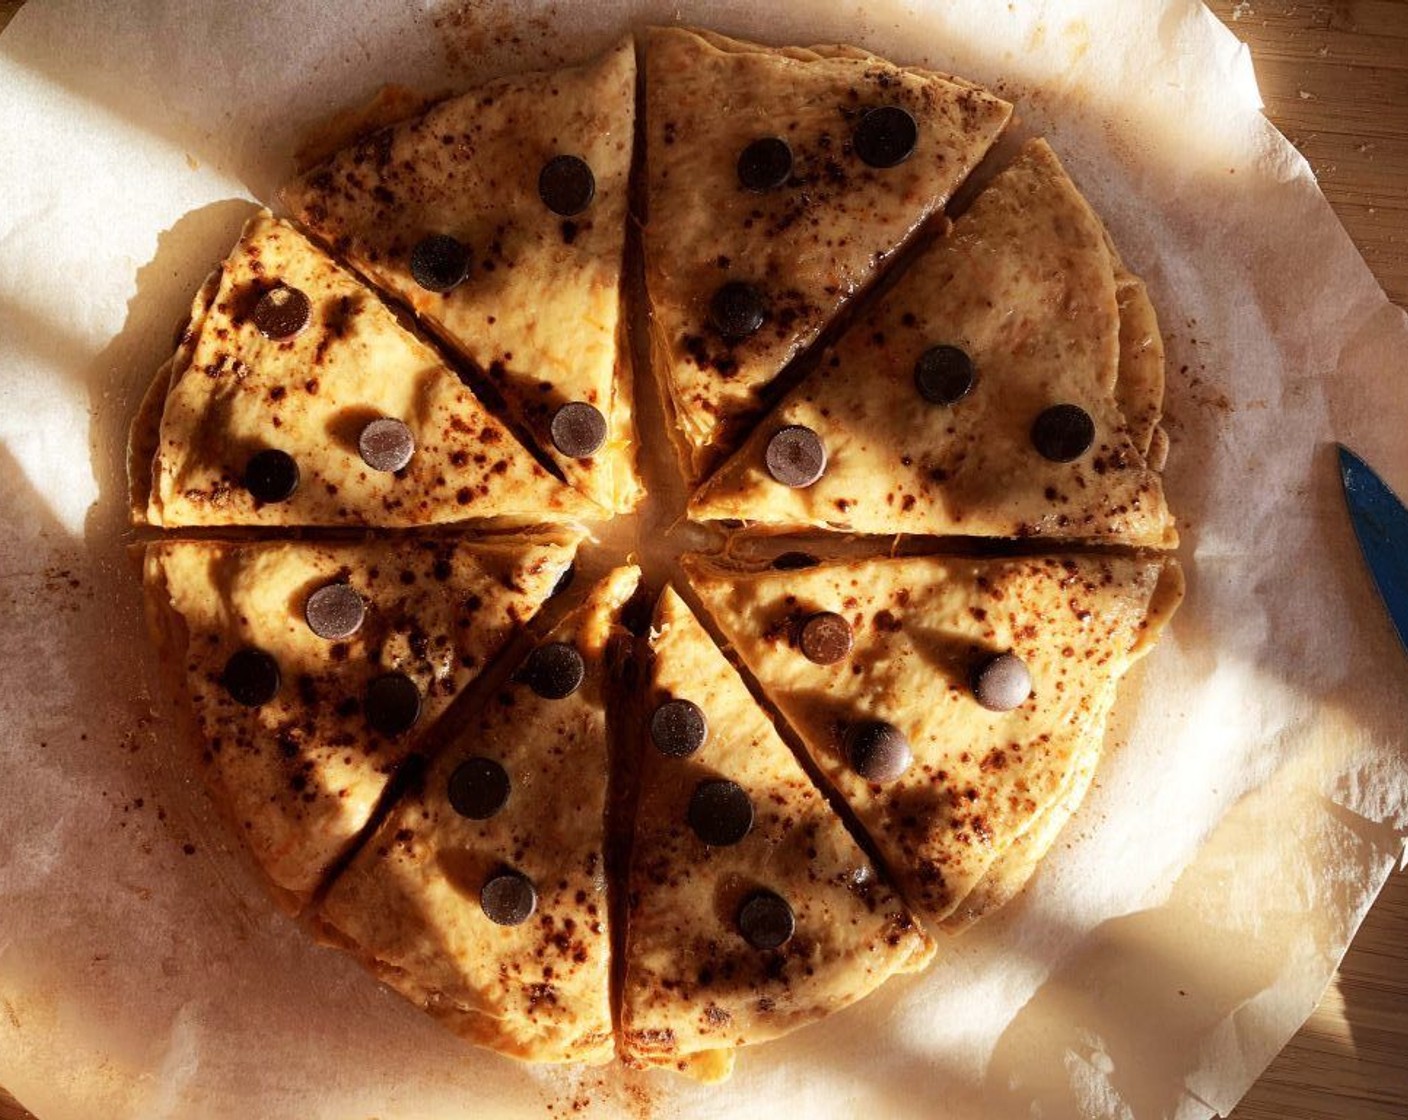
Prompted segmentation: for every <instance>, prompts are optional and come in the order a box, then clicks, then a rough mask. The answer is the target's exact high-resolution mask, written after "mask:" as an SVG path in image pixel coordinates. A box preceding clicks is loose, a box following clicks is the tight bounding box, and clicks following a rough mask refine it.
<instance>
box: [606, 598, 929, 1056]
mask: <svg viewBox="0 0 1408 1120" xmlns="http://www.w3.org/2000/svg"><path fill="white" fill-rule="evenodd" d="M650 648H651V653H652V662H651V668H650V674H649V685H648V691H647V694H646V706H645V714H646V717H647V718H648V717H649V714H650V713H651V712H653V710H654V707H655V705H656V704H659V703H663V702H665V701H667V700H689V701H691V702H693V703H695V704H697V705H698V706H699V708H700V710H701V711H702V712H703V713H704V717H705V719H706V721H707V723H708V727H709V734H708V737H707V739H706V741H705V743H704V745H703V746H702V747H701V748H700V749H699V750H698V751H696V752H695V753H694V754H692V755H690V756H689V757H688V758H670V757H667V756H665V755H663V754H662V753H661V752H660V751H659V750H657V749H656V748H655V747H654V746H653V745H651V743H650V742H649V736H648V735H643V736H642V739H643V742H644V745H643V746H642V748H641V751H640V774H641V779H640V781H641V792H640V798H639V803H638V807H637V811H636V823H635V829H636V831H635V843H634V846H633V852H634V855H633V858H632V865H631V871H630V878H629V883H628V887H627V890H628V895H629V898H630V910H629V917H628V928H627V937H626V978H625V990H624V994H623V997H622V1008H621V1053H622V1056H623V1057H624V1058H625V1059H626V1060H627V1061H629V1062H632V1063H634V1064H637V1065H647V1066H664V1067H667V1068H679V1069H681V1071H682V1072H685V1073H690V1074H692V1075H694V1076H695V1077H697V1078H700V1079H704V1080H710V1079H714V1078H715V1077H717V1076H718V1075H719V1074H720V1073H721V1072H722V1073H726V1072H727V1068H728V1066H729V1065H730V1064H731V1058H730V1057H729V1056H728V1055H729V1052H730V1051H732V1050H733V1049H734V1048H736V1047H739V1046H745V1045H748V1044H750V1043H754V1042H762V1041H765V1040H767V1039H770V1038H776V1037H778V1036H779V1035H782V1034H785V1033H787V1032H789V1031H791V1030H793V1029H795V1028H797V1027H799V1026H802V1025H804V1024H806V1023H809V1022H812V1021H814V1020H816V1019H820V1018H822V1017H824V1016H826V1015H829V1014H831V1013H832V1012H833V1011H837V1010H840V1009H841V1008H843V1007H845V1006H847V1005H849V1004H851V1003H854V1002H855V1001H856V1000H859V999H861V998H862V997H864V996H865V995H867V994H868V993H869V992H871V991H872V990H874V989H875V988H876V987H878V986H879V985H880V984H881V983H883V982H884V981H885V980H886V979H887V978H888V977H889V976H891V975H893V974H894V973H896V972H909V971H913V970H915V969H917V968H919V967H921V966H922V965H923V964H925V963H927V961H928V959H929V957H930V955H931V954H932V952H933V946H932V944H931V943H930V942H929V940H928V938H927V937H926V936H925V935H924V933H923V932H922V931H921V929H920V928H919V925H918V923H917V922H916V921H915V919H914V917H913V916H912V915H911V914H910V912H909V910H908V908H907V907H906V906H905V905H904V903H903V902H902V901H900V899H899V897H898V896H897V895H896V894H895V893H894V892H893V891H892V890H891V889H890V888H889V887H888V886H887V885H886V884H885V883H884V882H883V881H882V880H881V879H880V878H879V876H878V875H877V873H876V871H875V869H874V867H872V866H871V863H870V861H869V860H868V859H867V858H866V856H865V854H864V853H863V852H862V851H861V849H860V848H859V846H858V845H857V844H856V842H855V841H854V840H853V839H852V838H851V836H850V834H849V833H848V832H847V831H846V829H845V827H844V826H843V825H842V824H841V821H840V818H838V817H837V816H836V814H835V813H833V812H832V810H831V808H830V807H829V806H828V805H827V804H826V802H825V800H824V799H823V798H822V796H821V794H820V793H818V791H817V790H816V788H815V787H814V786H813V785H812V783H811V780H810V779H809V778H808V777H807V776H806V774H805V773H804V772H803V770H802V768H801V766H800V765H798V763H797V760H796V758H795V757H794V756H793V754H792V751H791V749H790V748H789V747H788V746H787V745H786V743H784V742H783V741H782V739H781V737H780V736H779V735H778V733H777V730H776V729H775V728H774V727H773V725H772V723H771V721H770V720H769V719H768V717H767V716H766V715H765V714H764V713H763V711H762V709H761V708H759V707H758V705H757V703H756V701H754V699H753V697H752V695H751V694H750V693H749V691H748V689H747V686H746V685H744V683H743V681H742V679H741V678H740V677H739V676H738V673H737V672H736V671H735V670H734V669H733V667H732V666H731V665H729V663H728V662H727V660H726V659H725V658H724V656H723V654H722V653H721V652H720V651H719V649H718V647H717V646H715V645H714V642H713V639H711V638H710V637H709V635H708V634H707V633H706V632H705V630H704V628H703V627H702V626H701V625H700V624H699V622H698V620H697V619H696V618H695V617H694V616H693V615H692V614H691V613H690V611H689V608H688V607H686V606H685V604H684V602H683V601H682V600H681V599H680V597H679V596H678V595H677V594H676V593H675V591H674V590H673V589H672V588H667V589H666V591H665V593H664V595H663V596H662V598H661V600H660V603H659V605H658V607H657V608H656V612H655V622H654V626H653V628H652V631H651V638H650ZM719 777H722V778H725V779H728V780H729V781H733V782H737V783H738V784H739V785H740V786H742V787H743V789H744V790H745V791H746V792H747V794H748V796H749V799H750V800H751V802H752V804H753V807H754V812H755V819H754V823H753V827H752V829H751V831H750V832H749V833H748V835H747V836H745V837H744V838H743V840H741V841H740V842H739V843H737V844H734V845H731V846H728V847H710V846H708V845H706V844H705V843H704V842H703V841H702V840H700V838H699V837H698V836H697V835H695V833H694V832H693V831H692V830H691V829H690V827H689V825H688V824H687V823H686V813H687V810H688V806H689V801H690V796H691V794H692V793H693V791H694V788H695V785H696V784H697V783H698V782H699V781H701V780H703V779H706V778H719ZM760 888H763V889H767V890H771V891H774V892H776V893H778V894H779V895H781V896H782V897H783V898H785V899H786V900H787V902H788V904H789V905H790V906H791V908H792V911H793V914H794V915H795V919H796V932H795V933H794V934H793V936H792V938H791V940H790V941H788V942H787V943H786V944H785V945H784V946H783V947H782V948H781V949H777V950H760V949H756V948H753V947H752V946H751V945H750V944H749V943H748V942H747V941H746V940H744V938H743V936H742V934H741V933H740V932H739V927H738V924H737V913H738V909H739V906H740V904H741V903H742V902H743V900H744V899H745V898H746V897H747V896H748V895H749V894H750V893H751V892H753V891H755V890H758V889H760Z"/></svg>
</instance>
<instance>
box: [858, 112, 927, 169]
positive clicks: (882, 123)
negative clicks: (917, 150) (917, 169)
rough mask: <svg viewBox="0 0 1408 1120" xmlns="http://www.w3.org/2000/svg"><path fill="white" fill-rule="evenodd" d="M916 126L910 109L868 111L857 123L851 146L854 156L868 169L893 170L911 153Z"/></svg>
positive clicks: (916, 132) (917, 129)
mask: <svg viewBox="0 0 1408 1120" xmlns="http://www.w3.org/2000/svg"><path fill="white" fill-rule="evenodd" d="M918 142H919V125H918V124H916V123H915V120H914V117H913V116H911V115H910V113H909V110H907V109H902V108H900V107H899V106H898V105H881V106H879V107H878V108H875V109H871V110H870V111H869V112H867V113H866V114H865V115H864V116H862V117H861V118H860V120H859V121H858V122H857V124H856V130H855V132H854V134H853V135H852V137H851V144H852V146H853V147H854V148H855V153H856V155H858V156H860V158H861V159H862V160H863V161H864V162H866V163H868V164H870V166H871V167H894V166H896V165H897V164H901V163H903V162H904V161H905V160H907V159H908V158H909V157H910V156H911V155H912V154H913V152H914V146H915V144H917V143H918Z"/></svg>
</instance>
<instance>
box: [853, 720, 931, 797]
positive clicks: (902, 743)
mask: <svg viewBox="0 0 1408 1120" xmlns="http://www.w3.org/2000/svg"><path fill="white" fill-rule="evenodd" d="M846 757H847V758H848V759H850V762H851V769H852V770H854V771H855V772H856V773H857V774H859V775H860V776H861V777H862V778H864V779H865V780H866V781H867V782H893V781H894V780H895V779H896V778H898V777H899V776H900V775H901V774H903V773H904V772H905V771H906V770H907V769H908V768H909V764H910V762H911V761H912V760H913V758H914V755H913V752H911V751H910V749H909V740H908V739H906V738H905V737H904V732H902V731H901V730H900V729H899V728H898V727H896V726H895V725H894V724H893V723H885V722H884V721H883V720H866V721H865V722H863V723H857V724H853V725H852V726H851V728H850V730H849V731H847V732H846Z"/></svg>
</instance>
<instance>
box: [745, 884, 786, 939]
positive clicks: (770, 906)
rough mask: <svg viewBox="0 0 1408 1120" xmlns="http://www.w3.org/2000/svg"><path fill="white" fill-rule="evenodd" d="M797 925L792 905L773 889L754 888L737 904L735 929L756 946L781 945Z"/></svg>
mask: <svg viewBox="0 0 1408 1120" xmlns="http://www.w3.org/2000/svg"><path fill="white" fill-rule="evenodd" d="M796 929H797V919H796V917H795V916H794V915H793V913H792V907H791V906H789V905H787V900H786V899H785V898H783V897H782V896H781V895H780V894H776V893H775V892H773V891H770V890H757V891H754V892H753V893H752V894H750V895H749V896H748V897H747V898H745V899H744V900H743V905H741V906H740V907H739V908H738V932H739V933H741V934H743V940H744V941H746V942H748V944H749V945H751V946H753V948H755V949H781V948H782V946H784V945H786V944H787V943H788V942H789V941H791V940H792V934H793V933H794V932H795V931H796Z"/></svg>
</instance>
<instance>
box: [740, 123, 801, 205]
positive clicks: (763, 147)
mask: <svg viewBox="0 0 1408 1120" xmlns="http://www.w3.org/2000/svg"><path fill="white" fill-rule="evenodd" d="M791 175H792V149H791V148H790V147H789V146H788V144H787V141H786V140H784V139H782V137H780V136H764V137H762V138H761V139H758V140H754V141H753V142H752V143H751V144H749V145H748V146H747V147H746V148H744V149H743V151H741V152H740V153H739V154H738V181H739V182H740V183H742V184H743V186H744V187H746V188H747V189H748V190H750V191H756V192H758V193H759V194H761V193H763V192H764V191H771V190H776V189H777V188H778V187H780V186H782V184H783V183H785V182H787V180H788V179H789V178H790V177H791Z"/></svg>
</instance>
